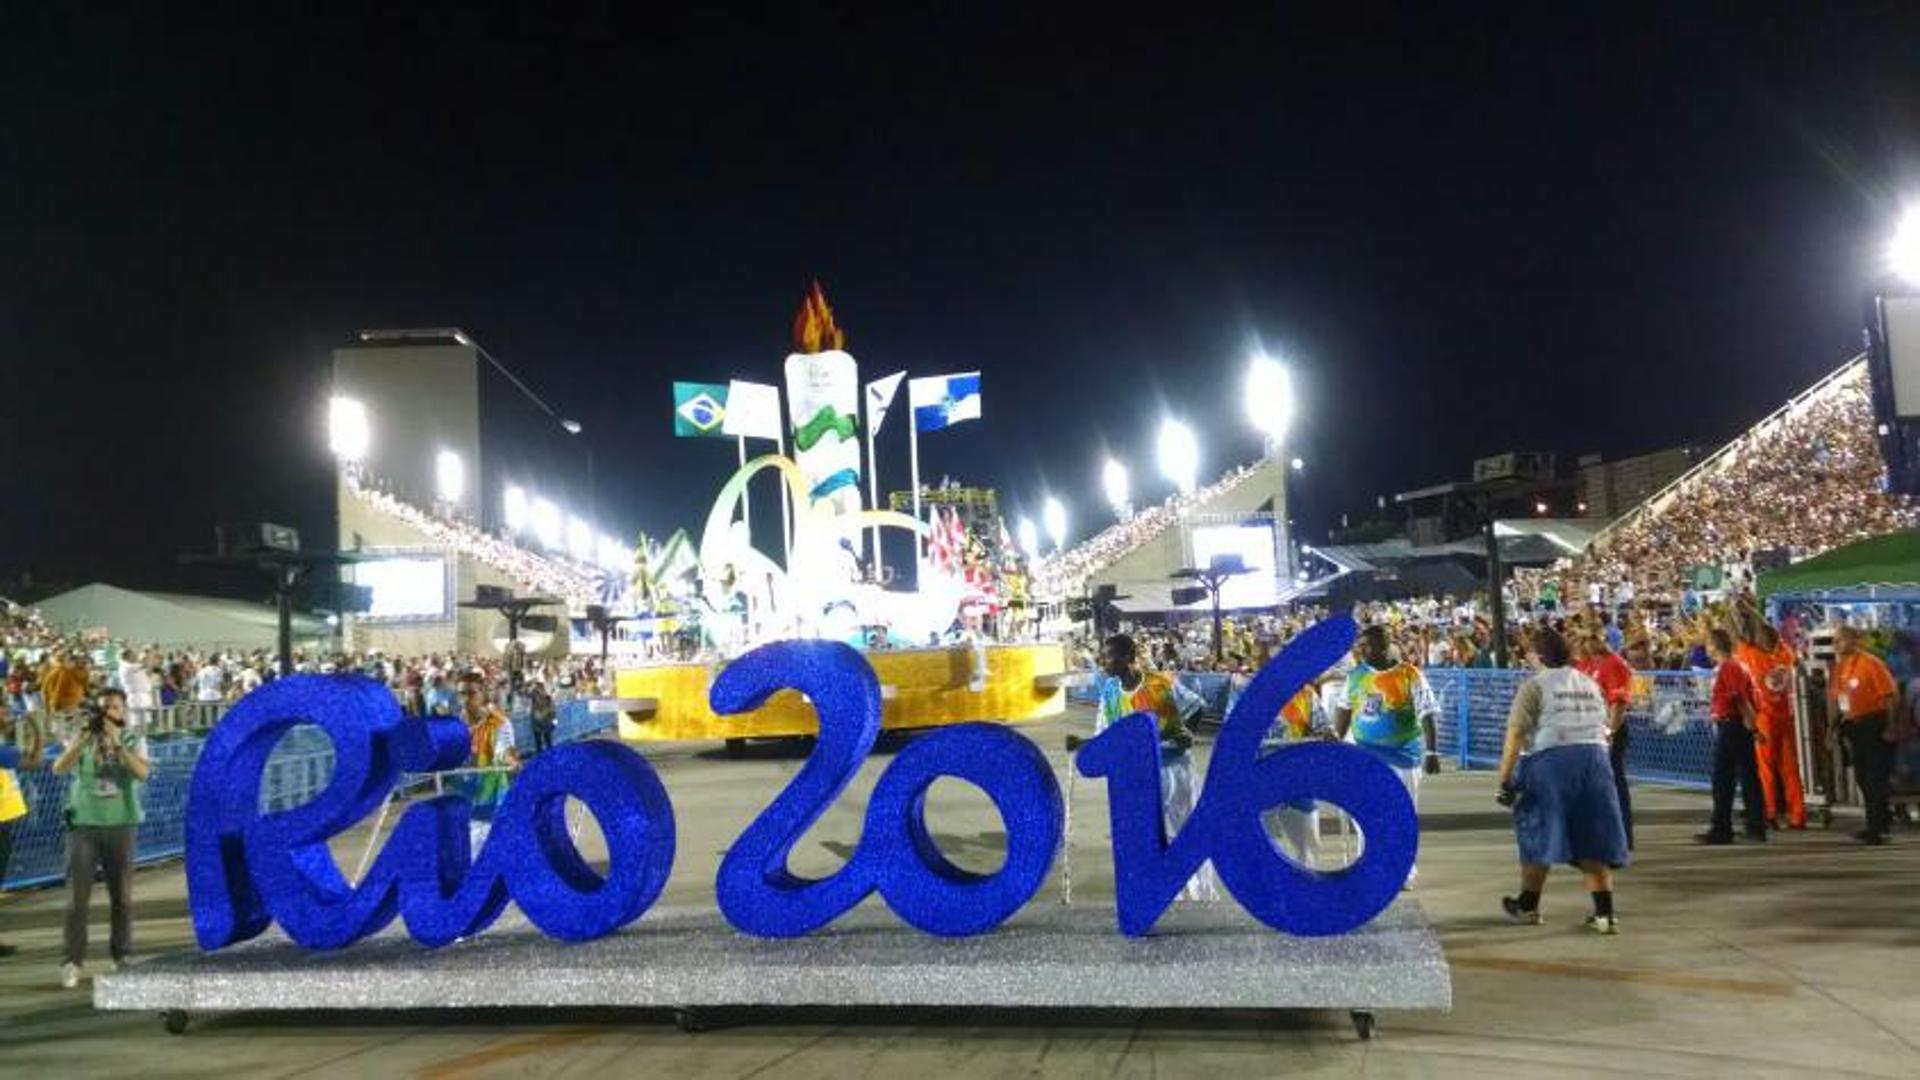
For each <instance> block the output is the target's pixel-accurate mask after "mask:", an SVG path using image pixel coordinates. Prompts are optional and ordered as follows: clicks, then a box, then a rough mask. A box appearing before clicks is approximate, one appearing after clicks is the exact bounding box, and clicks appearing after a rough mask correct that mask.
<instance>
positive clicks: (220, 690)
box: [193, 653, 227, 702]
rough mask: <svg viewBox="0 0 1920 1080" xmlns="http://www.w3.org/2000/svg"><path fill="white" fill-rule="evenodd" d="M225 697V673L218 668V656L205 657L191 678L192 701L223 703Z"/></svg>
mask: <svg viewBox="0 0 1920 1080" xmlns="http://www.w3.org/2000/svg"><path fill="white" fill-rule="evenodd" d="M226 696H227V673H226V671H225V670H223V669H222V668H221V667H220V654H219V653H214V654H213V655H212V656H209V657H207V662H206V663H205V664H203V665H201V668H200V670H199V671H197V672H195V673H194V676H193V699H194V700H195V701H202V702H214V701H223V700H225V699H226Z"/></svg>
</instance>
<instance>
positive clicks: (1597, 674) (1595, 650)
mask: <svg viewBox="0 0 1920 1080" xmlns="http://www.w3.org/2000/svg"><path fill="white" fill-rule="evenodd" d="M1547 632H1548V633H1552V631H1551V630H1549V631H1547ZM1575 667H1576V668H1578V669H1579V671H1580V673H1581V674H1583V675H1585V676H1587V677H1588V678H1590V679H1592V680H1593V681H1594V682H1595V683H1596V684H1597V685H1598V686H1599V687H1600V694H1601V696H1602V697H1603V698H1605V699H1606V703H1607V759H1608V761H1609V762H1610V763H1611V765H1612V768H1613V786H1614V796H1615V799H1616V800H1617V802H1618V803H1619V806H1620V824H1621V826H1622V827H1623V828H1625V829H1626V832H1627V850H1629V851H1631V850H1633V794H1632V792H1630V791H1629V790H1628V789H1627V745H1628V742H1629V741H1630V740H1631V738H1632V736H1631V734H1630V733H1629V731H1628V728H1627V706H1628V705H1630V704H1631V703H1632V702H1633V671H1632V669H1630V668H1628V667H1627V662H1626V661H1625V660H1622V659H1620V657H1619V656H1618V655H1616V654H1615V653H1614V652H1613V650H1611V649H1609V648H1607V643H1606V642H1605V641H1604V640H1603V639H1601V637H1600V636H1599V635H1598V634H1594V633H1589V634H1587V635H1586V636H1585V637H1582V638H1581V639H1580V661H1579V663H1577V664H1576V665H1575Z"/></svg>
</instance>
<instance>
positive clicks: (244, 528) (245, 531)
mask: <svg viewBox="0 0 1920 1080" xmlns="http://www.w3.org/2000/svg"><path fill="white" fill-rule="evenodd" d="M213 542H214V550H215V551H217V552H219V553H220V554H222V555H253V554H255V553H258V552H262V551H299V550H300V530H298V529H296V528H293V527H292V526H290V525H275V524H272V523H271V522H265V521H249V522H245V523H242V524H228V525H221V526H219V527H217V528H216V529H215V530H214V533H213Z"/></svg>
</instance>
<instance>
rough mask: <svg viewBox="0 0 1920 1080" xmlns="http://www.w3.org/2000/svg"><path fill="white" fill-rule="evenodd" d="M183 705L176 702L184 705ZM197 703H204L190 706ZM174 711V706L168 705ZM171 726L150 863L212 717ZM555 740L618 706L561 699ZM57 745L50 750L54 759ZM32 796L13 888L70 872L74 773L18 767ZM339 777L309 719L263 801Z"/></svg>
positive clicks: (608, 719) (159, 739) (154, 756)
mask: <svg viewBox="0 0 1920 1080" xmlns="http://www.w3.org/2000/svg"><path fill="white" fill-rule="evenodd" d="M178 708H182V707H179V706H176V709H178ZM186 708H197V707H186ZM161 711H167V712H170V711H171V710H161ZM166 719H167V720H168V721H175V722H177V723H178V725H181V726H176V724H175V723H169V725H168V726H167V727H159V726H158V725H156V726H155V727H153V728H150V729H149V735H148V739H147V756H148V760H149V761H150V762H151V763H152V765H153V771H152V773H151V775H149V776H148V778H147V781H146V784H145V785H144V789H145V790H144V792H143V805H144V807H145V809H146V820H145V821H144V822H142V823H141V825H140V832H139V838H138V844H137V845H136V849H135V855H134V859H135V861H136V862H139V863H150V862H155V861H157V860H161V859H168V858H173V857H175V856H177V855H179V854H180V853H181V852H182V851H184V850H185V849H186V809H187V785H188V783H189V781H190V780H191V779H192V777H193V767H194V764H195V763H196V762H198V761H199V760H200V751H201V749H202V748H203V747H205V745H206V741H207V736H206V731H205V725H203V726H201V727H200V728H199V729H198V730H190V729H188V728H186V727H185V726H184V724H185V723H187V722H189V721H191V720H194V719H197V717H196V716H194V715H193V714H190V713H184V712H182V713H177V714H175V715H174V716H170V717H168V718H166ZM558 721H559V723H558V726H557V729H556V730H555V732H554V742H555V743H561V742H566V741H568V740H570V739H579V738H584V737H586V736H588V735H592V734H595V733H597V732H600V731H605V730H607V729H608V728H610V727H612V726H613V721H614V717H613V716H612V715H611V714H594V713H591V712H589V711H588V708H587V703H586V702H585V701H584V700H579V701H569V702H566V703H564V704H562V705H560V706H559V715H558ZM513 727H514V738H515V740H516V741H517V742H518V744H519V745H520V746H521V747H523V748H526V749H531V748H532V746H533V728H532V721H531V720H530V719H529V718H528V717H526V716H516V717H514V718H513ZM52 758H53V751H51V750H49V752H48V758H47V760H48V761H51V760H52ZM18 775H19V778H20V786H21V788H22V790H23V791H24V793H25V795H26V797H27V816H26V817H25V818H23V819H21V820H20V821H16V822H14V826H13V857H12V858H11V859H10V860H9V861H8V863H7V867H6V881H5V887H6V888H8V889H20V888H28V887H32V886H36V885H48V884H52V883H55V882H59V881H62V880H64V879H65V878H66V867H67V859H66V831H67V826H66V820H65V807H66V797H67V783H68V780H69V779H70V778H69V777H66V776H55V775H54V774H53V772H52V771H50V770H48V769H45V768H41V769H34V770H30V771H25V772H21V773H19V774H18ZM332 777H333V744H332V742H331V741H329V740H328V738H327V737H326V735H325V734H324V733H322V732H321V731H320V729H319V728H317V727H313V726H311V725H302V726H300V727H296V728H294V729H293V730H292V731H290V732H288V733H287V734H286V736H285V737H283V738H282V739H281V740H280V745H279V746H277V747H275V748H274V751H273V754H272V755H271V756H270V757H268V759H267V766H266V775H265V776H264V777H263V778H262V780H261V784H260V808H261V809H262V810H263V811H265V810H285V809H288V808H290V807H294V806H298V805H300V804H301V803H304V802H306V801H307V800H309V799H311V798H313V797H314V796H315V795H317V794H319V792H320V790H321V789H322V788H324V787H326V785H327V781H328V780H330V779H332Z"/></svg>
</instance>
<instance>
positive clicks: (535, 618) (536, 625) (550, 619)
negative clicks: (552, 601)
mask: <svg viewBox="0 0 1920 1080" xmlns="http://www.w3.org/2000/svg"><path fill="white" fill-rule="evenodd" d="M520 629H522V630H525V631H527V632H528V633H532V634H551V633H553V632H554V631H556V630H558V629H560V619H559V617H558V616H555V615H529V616H527V617H526V618H524V619H521V620H520Z"/></svg>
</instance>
